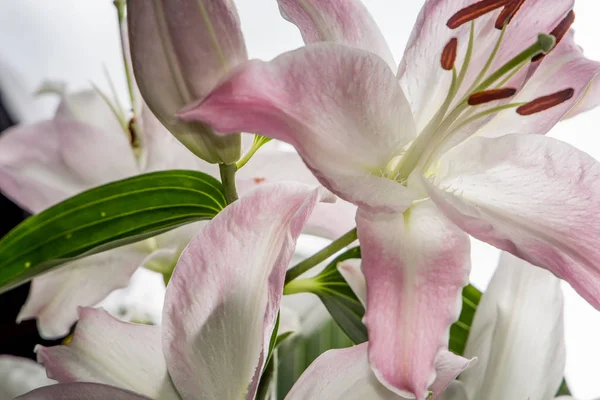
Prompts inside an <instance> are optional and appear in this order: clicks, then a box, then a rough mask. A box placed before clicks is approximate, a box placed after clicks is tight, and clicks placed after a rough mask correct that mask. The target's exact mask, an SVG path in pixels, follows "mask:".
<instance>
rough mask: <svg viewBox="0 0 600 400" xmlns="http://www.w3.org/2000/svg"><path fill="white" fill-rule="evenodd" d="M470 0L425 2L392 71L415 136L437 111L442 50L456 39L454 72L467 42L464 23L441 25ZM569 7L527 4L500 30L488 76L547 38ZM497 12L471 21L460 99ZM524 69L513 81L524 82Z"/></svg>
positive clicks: (447, 75)
mask: <svg viewBox="0 0 600 400" xmlns="http://www.w3.org/2000/svg"><path fill="white" fill-rule="evenodd" d="M476 2H477V1H476V0H456V1H447V0H427V1H426V3H425V5H424V6H423V9H422V10H421V13H420V15H419V17H418V19H417V22H416V24H415V27H414V28H413V32H412V34H411V37H410V39H409V41H408V44H407V46H406V49H405V52H404V57H403V59H402V62H401V63H400V67H399V69H398V79H399V80H400V83H401V85H402V88H403V89H404V92H405V93H406V96H407V97H408V98H409V100H410V104H411V107H412V109H413V113H414V116H415V117H414V118H415V123H416V125H417V129H418V131H421V130H422V129H423V128H424V127H425V126H426V125H427V123H428V122H429V121H430V120H431V118H432V117H433V115H434V114H435V112H436V111H437V110H438V109H439V108H440V106H441V105H442V103H443V102H444V99H445V97H446V94H447V93H448V90H449V88H450V82H451V80H452V73H451V72H449V71H446V70H444V69H442V67H441V64H440V60H441V57H442V51H443V49H444V47H445V46H446V44H447V43H448V42H449V41H450V39H451V38H457V39H458V52H457V58H456V66H457V70H459V71H460V68H461V67H462V64H463V60H464V58H465V54H466V52H467V47H468V46H467V45H468V42H469V33H470V26H469V25H470V24H468V23H466V24H464V25H462V26H460V27H459V28H456V29H450V28H448V26H447V25H446V22H447V21H448V20H449V19H450V17H452V16H453V15H454V14H455V13H456V12H458V11H459V10H461V9H463V8H465V7H467V6H471V5H473V4H474V3H476ZM572 8H573V0H556V1H554V2H553V3H552V7H548V6H547V4H546V3H545V1H544V0H528V1H526V2H525V3H524V4H523V5H522V7H521V9H520V10H519V12H518V13H517V14H516V15H515V17H514V18H513V20H512V21H511V23H510V24H509V25H508V27H507V28H506V33H505V36H504V39H503V42H502V43H503V45H502V46H501V47H500V49H499V51H498V53H497V55H496V57H495V58H494V61H493V62H492V64H491V66H490V69H489V71H490V72H493V71H496V70H497V69H498V68H499V67H500V66H501V65H503V64H504V63H506V62H507V61H509V60H510V59H512V58H513V57H515V56H516V55H517V54H519V53H520V52H522V51H523V50H525V49H526V48H527V47H529V46H530V45H531V44H533V43H534V42H535V41H536V39H537V35H538V34H539V33H550V32H551V31H552V29H554V27H555V26H556V25H557V24H558V23H559V22H560V21H561V20H562V19H563V18H564V16H565V15H566V14H567V13H568V12H569V11H570V10H571V9H572ZM500 10H501V8H499V9H498V10H496V11H493V12H491V13H489V14H487V15H485V16H482V17H480V18H478V19H477V20H476V21H475V35H474V37H475V42H474V46H475V51H474V52H473V56H472V58H471V61H470V63H469V67H468V70H467V74H466V76H465V79H464V81H463V84H462V88H461V90H459V91H458V94H457V99H460V98H462V97H463V95H464V94H465V93H466V89H468V88H469V87H471V85H472V83H473V82H474V81H475V79H476V78H477V76H478V75H479V73H480V72H481V71H482V70H483V68H484V66H485V64H486V63H487V61H488V59H489V57H490V55H491V53H492V50H493V48H494V46H495V44H496V42H497V41H498V37H499V35H500V31H499V30H497V29H495V28H494V25H495V23H496V19H497V18H498V16H499V13H500ZM526 72H527V71H526V69H524V70H523V71H522V72H521V73H520V74H519V75H518V77H520V80H521V82H522V81H523V80H524V79H525V78H526Z"/></svg>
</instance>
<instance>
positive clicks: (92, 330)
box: [36, 308, 179, 400]
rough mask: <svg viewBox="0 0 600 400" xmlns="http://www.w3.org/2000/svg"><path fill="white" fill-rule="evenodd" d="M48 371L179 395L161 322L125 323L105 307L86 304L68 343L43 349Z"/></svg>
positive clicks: (63, 378)
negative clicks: (166, 355)
mask: <svg viewBox="0 0 600 400" xmlns="http://www.w3.org/2000/svg"><path fill="white" fill-rule="evenodd" d="M36 351H37V354H38V361H39V362H41V363H42V364H44V366H45V367H46V370H47V371H48V376H50V377H51V378H53V379H56V380H57V381H59V382H61V383H70V382H96V383H104V384H107V385H111V386H115V387H118V388H121V389H126V390H131V391H134V392H136V393H140V394H143V395H146V396H148V397H151V398H160V399H161V400H163V399H165V400H166V399H173V400H179V395H178V394H177V391H176V390H175V388H174V387H173V384H172V383H171V380H170V379H169V375H168V373H167V366H166V363H165V360H164V357H163V352H162V349H161V340H160V327H158V326H150V325H138V324H130V323H127V322H121V321H118V320H116V319H115V318H113V317H112V316H110V315H109V314H108V313H106V312H105V311H102V310H97V309H93V308H82V309H80V321H79V324H78V325H77V328H76V330H75V334H74V335H73V340H72V341H71V343H69V345H67V346H55V347H42V346H38V347H37V349H36Z"/></svg>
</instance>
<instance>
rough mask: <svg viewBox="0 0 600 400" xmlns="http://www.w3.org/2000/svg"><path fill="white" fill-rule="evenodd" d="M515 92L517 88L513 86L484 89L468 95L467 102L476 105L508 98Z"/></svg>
mask: <svg viewBox="0 0 600 400" xmlns="http://www.w3.org/2000/svg"><path fill="white" fill-rule="evenodd" d="M516 93H517V90H516V89H513V88H502V89H491V90H484V91H483V92H477V93H473V94H472V95H471V96H469V100H468V103H469V105H470V106H478V105H480V104H485V103H489V102H492V101H495V100H502V99H508V98H509V97H513V96H514V95H515V94H516Z"/></svg>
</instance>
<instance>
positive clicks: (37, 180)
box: [0, 83, 355, 338]
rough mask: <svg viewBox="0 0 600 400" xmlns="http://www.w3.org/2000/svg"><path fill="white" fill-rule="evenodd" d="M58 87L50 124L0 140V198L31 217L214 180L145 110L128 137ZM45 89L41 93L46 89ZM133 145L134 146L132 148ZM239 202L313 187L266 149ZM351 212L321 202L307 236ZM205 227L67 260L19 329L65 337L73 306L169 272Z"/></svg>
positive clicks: (342, 221) (297, 168)
mask: <svg viewBox="0 0 600 400" xmlns="http://www.w3.org/2000/svg"><path fill="white" fill-rule="evenodd" d="M61 86H62V85H58V84H56V83H55V84H53V85H52V87H53V89H52V91H54V92H56V91H58V93H59V94H60V95H61V102H60V104H59V106H58V108H57V112H56V116H55V118H54V119H53V120H49V121H42V122H38V123H34V124H28V125H18V126H15V127H13V128H10V129H8V130H6V131H5V132H3V133H2V136H0V190H1V191H2V192H3V193H4V194H5V195H6V196H8V197H9V198H11V199H12V200H13V201H15V202H16V203H17V204H19V205H20V206H21V207H22V208H24V209H26V210H27V211H29V212H31V213H37V212H40V211H42V210H44V209H45V208H47V207H50V206H52V205H53V204H55V203H57V202H59V201H62V200H64V199H66V198H68V197H70V196H74V195H76V194H78V193H80V192H82V191H84V190H87V189H90V188H92V187H95V186H99V185H102V184H105V183H108V182H111V181H115V180H119V179H123V178H126V177H129V176H134V175H137V174H140V173H145V172H152V171H159V170H166V169H191V170H199V171H202V172H205V173H209V174H211V175H213V176H215V177H218V176H219V175H218V174H219V172H218V169H217V168H216V167H214V166H213V165H209V164H207V163H205V162H203V161H202V160H200V159H198V158H197V157H196V156H194V155H193V154H192V153H191V152H190V151H189V150H188V149H186V148H185V147H184V146H183V145H182V144H181V143H179V142H178V141H177V140H176V139H175V137H173V135H171V134H170V133H169V132H168V131H167V130H166V129H165V128H164V127H163V126H162V124H161V123H160V122H159V121H158V120H157V119H156V118H155V117H154V116H153V114H152V113H151V112H150V111H149V110H148V109H147V108H144V107H142V111H141V115H142V117H141V121H138V124H139V125H138V127H139V128H140V129H137V130H136V132H138V133H141V136H140V137H137V138H135V140H133V138H132V137H131V136H129V135H130V134H131V132H130V131H127V132H125V131H124V130H123V127H122V126H121V124H120V122H119V120H118V119H117V118H116V116H115V114H114V113H113V112H112V111H111V110H110V108H109V106H108V105H107V103H106V102H105V101H104V100H103V99H102V97H101V96H100V95H99V94H98V92H96V91H83V92H77V93H69V92H67V91H65V90H64V89H60V90H58V89H59V88H60V87H61ZM49 90H50V88H49V86H48V85H46V91H49ZM132 143H135V145H132ZM237 180H238V185H239V192H240V194H244V193H246V192H248V191H250V190H252V189H254V188H255V187H257V186H261V185H263V184H266V183H272V182H276V181H280V180H296V181H300V182H304V183H306V184H310V185H313V186H314V187H316V186H317V185H318V182H317V180H316V179H315V178H314V177H313V176H312V174H311V173H310V171H308V169H307V168H306V167H305V166H304V164H303V162H302V160H301V159H300V157H299V156H298V154H297V153H295V152H293V151H281V150H279V149H278V147H277V146H275V145H272V146H266V148H264V149H261V151H260V152H258V153H257V154H255V155H254V157H253V158H252V159H251V160H250V161H249V162H248V164H247V165H246V166H245V167H244V168H242V169H241V170H240V171H239V173H238V174H237ZM354 212H355V207H354V206H353V205H351V204H349V203H347V202H342V201H338V202H336V204H325V203H321V204H319V206H318V207H317V210H316V211H315V212H314V213H313V214H312V215H311V217H310V221H309V223H308V224H307V226H306V230H305V233H309V234H314V235H318V236H323V237H327V238H330V239H335V238H337V237H338V236H340V235H341V234H343V233H344V232H347V231H348V230H350V229H351V228H352V226H353V221H352V215H353V214H354ZM202 224H203V223H196V224H191V225H187V226H184V227H181V228H178V229H175V230H173V231H171V232H168V233H165V234H162V235H159V236H157V237H155V238H153V239H150V240H145V241H143V242H140V243H137V244H133V245H129V246H124V247H122V248H117V249H114V250H110V251H106V252H102V253H99V254H95V255H93V256H90V257H86V258H83V259H80V260H76V261H73V262H71V263H69V264H68V265H65V266H64V267H62V268H60V269H57V270H54V271H51V272H48V273H46V274H44V275H42V276H40V277H36V278H34V279H33V282H32V285H31V289H30V293H29V296H28V298H27V301H26V303H25V305H24V306H23V308H22V309H21V312H20V313H19V315H18V318H17V321H22V320H26V319H31V318H37V320H38V329H39V331H40V334H41V336H42V337H45V338H56V337H62V336H65V335H66V334H68V332H69V330H70V328H71V326H72V325H73V323H74V322H75V321H76V320H77V307H79V306H85V307H88V306H95V305H96V304H98V303H99V302H100V301H101V300H103V299H104V298H105V297H106V296H108V294H109V293H111V292H112V291H113V290H115V289H118V288H122V287H126V286H127V285H128V283H129V280H130V278H131V276H132V275H133V273H134V272H135V271H136V270H137V269H138V268H139V267H140V266H147V267H148V268H150V269H156V268H155V267H156V263H157V262H158V263H159V264H160V266H163V267H165V268H171V267H172V266H174V265H175V264H176V262H177V259H178V257H179V255H180V254H181V252H182V251H183V249H184V247H185V246H186V245H187V244H188V242H189V241H190V239H191V238H192V237H193V236H194V235H195V234H196V233H197V232H198V229H199V228H200V227H201V226H202Z"/></svg>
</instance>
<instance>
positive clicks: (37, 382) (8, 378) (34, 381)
mask: <svg viewBox="0 0 600 400" xmlns="http://www.w3.org/2000/svg"><path fill="white" fill-rule="evenodd" d="M54 384H56V381H53V380H51V379H48V378H47V377H46V371H45V370H44V368H43V367H42V366H41V365H39V364H38V363H36V362H35V361H33V360H30V359H27V358H21V357H15V356H8V355H2V356H0V399H14V398H15V397H17V396H21V395H22V394H25V393H27V392H30V391H32V390H34V389H37V388H40V387H43V386H48V385H54Z"/></svg>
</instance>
